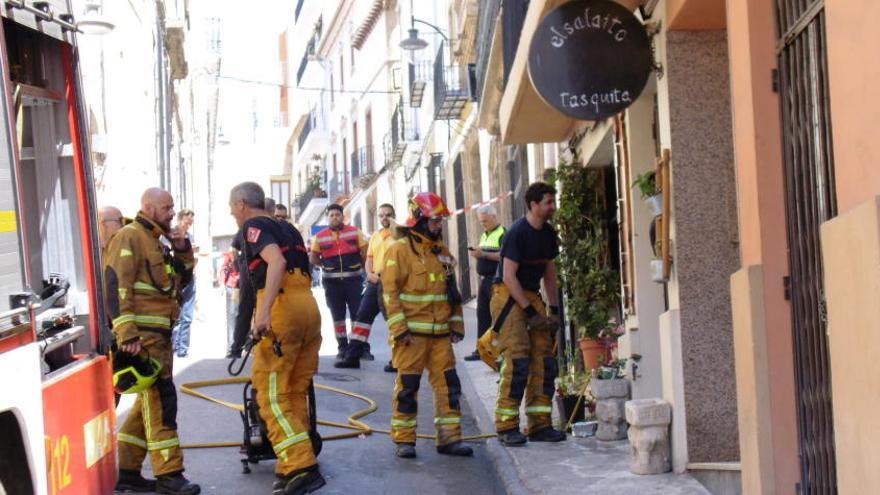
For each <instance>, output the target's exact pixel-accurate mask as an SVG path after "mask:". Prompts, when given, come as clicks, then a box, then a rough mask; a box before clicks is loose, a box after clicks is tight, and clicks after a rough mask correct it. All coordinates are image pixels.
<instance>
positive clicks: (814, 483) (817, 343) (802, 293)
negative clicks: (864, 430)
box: [776, 0, 837, 495]
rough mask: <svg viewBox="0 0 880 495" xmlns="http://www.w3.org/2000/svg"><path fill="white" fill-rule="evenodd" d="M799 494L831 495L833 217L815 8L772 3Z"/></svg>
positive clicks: (822, 51) (819, 21)
mask: <svg viewBox="0 0 880 495" xmlns="http://www.w3.org/2000/svg"><path fill="white" fill-rule="evenodd" d="M776 13H777V26H778V30H779V33H780V37H779V42H778V44H777V56H778V63H779V91H780V99H781V101H782V139H783V152H784V161H785V195H786V198H785V200H786V218H787V226H788V227H787V228H788V247H789V276H790V278H789V280H788V285H787V295H788V296H789V298H790V300H791V308H792V319H793V330H794V339H793V340H794V357H795V379H796V384H795V387H796V388H795V393H796V401H797V404H796V408H797V415H798V436H799V442H798V449H799V457H800V468H801V482H800V483H799V485H798V492H799V493H801V494H805V495H807V494H809V495H812V494H833V493H836V492H837V483H836V472H835V456H834V425H833V417H832V414H831V412H832V410H831V369H830V366H829V358H828V340H827V334H826V328H825V327H826V320H825V299H824V288H823V285H824V284H823V278H822V277H823V268H822V253H821V245H820V242H819V226H820V225H821V224H822V223H823V222H825V221H827V220H829V219H831V218H833V217H834V216H835V215H836V214H837V199H836V196H835V188H834V159H833V152H832V138H831V116H830V106H829V93H828V64H827V58H826V44H825V43H826V38H825V10H824V1H823V0H813V1H805V0H776Z"/></svg>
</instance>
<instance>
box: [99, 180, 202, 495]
mask: <svg viewBox="0 0 880 495" xmlns="http://www.w3.org/2000/svg"><path fill="white" fill-rule="evenodd" d="M172 218H174V199H173V198H172V197H171V194H169V193H168V192H167V191H163V190H162V189H159V188H150V189H147V190H146V191H145V192H144V194H143V196H142V197H141V210H140V211H139V212H138V214H137V217H135V219H134V221H133V222H132V223H130V224H128V225H126V226H125V227H123V228H122V229H121V230H119V231H118V232H117V233H116V234H115V235H114V236H113V237H112V239H111V240H110V243H109V244H108V246H107V250H106V255H107V257H106V260H105V264H104V281H105V283H106V286H107V307H108V314H109V316H110V318H111V319H112V325H113V333H114V335H115V336H116V342H117V344H118V345H119V349H120V351H122V352H127V353H130V354H135V355H137V354H142V353H143V354H147V355H149V357H151V358H153V359H155V360H157V361H158V362H159V363H161V364H162V369H161V372H160V374H159V378H158V379H157V380H156V382H155V383H154V384H153V385H152V386H150V387H149V388H147V389H146V390H144V391H142V392H139V393H138V396H137V398H136V399H135V403H134V406H132V408H131V412H129V414H128V417H127V418H125V423H123V425H122V427H121V428H120V430H119V435H118V439H119V479H118V481H117V484H116V489H117V490H119V491H136V492H149V491H157V492H159V493H171V494H186V495H194V494H197V493H199V492H200V491H201V489H200V488H199V485H196V484H194V483H190V482H189V480H187V479H186V478H185V477H184V476H183V452H182V451H181V449H180V439H179V438H178V436H177V391H176V390H175V388H174V382H173V381H172V376H173V374H172V368H171V365H172V361H173V357H172V345H171V328H172V324H173V322H174V320H175V319H177V317H178V315H179V314H180V289H181V288H182V287H183V286H185V285H186V284H187V283H188V282H189V281H190V280H191V279H192V269H193V265H194V264H195V260H194V258H193V251H192V245H191V244H190V242H189V240H188V239H187V238H186V237H185V236H184V235H183V234H182V233H181V232H178V231H176V230H175V231H173V230H171V219H172ZM161 237H166V238H167V239H168V240H169V241H170V244H171V248H170V249H169V248H166V247H165V246H164V245H163V244H162V242H161V240H160V238H161ZM148 453H149V454H150V462H151V463H152V465H153V474H154V475H155V476H156V477H157V480H155V481H154V480H148V479H145V478H144V477H143V476H141V467H142V465H143V462H144V458H145V457H146V456H147V454H148Z"/></svg>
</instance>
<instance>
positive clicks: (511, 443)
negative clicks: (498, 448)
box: [498, 428, 526, 447]
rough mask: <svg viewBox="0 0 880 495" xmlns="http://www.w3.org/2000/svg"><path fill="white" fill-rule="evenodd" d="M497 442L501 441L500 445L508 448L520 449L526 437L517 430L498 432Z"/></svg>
mask: <svg viewBox="0 0 880 495" xmlns="http://www.w3.org/2000/svg"><path fill="white" fill-rule="evenodd" d="M498 440H500V441H501V445H506V446H508V447H522V446H523V445H525V444H526V436H525V435H523V434H522V433H520V431H519V429H518V428H514V429H512V430H507V431H499V432H498Z"/></svg>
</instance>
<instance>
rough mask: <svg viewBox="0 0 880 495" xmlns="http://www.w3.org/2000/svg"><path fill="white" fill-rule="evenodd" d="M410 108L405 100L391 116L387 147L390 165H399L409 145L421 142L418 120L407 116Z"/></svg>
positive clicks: (401, 99) (401, 100) (401, 101)
mask: <svg viewBox="0 0 880 495" xmlns="http://www.w3.org/2000/svg"><path fill="white" fill-rule="evenodd" d="M408 110H409V107H407V106H406V105H405V104H404V101H403V98H400V101H399V102H398V104H397V107H395V109H394V112H393V113H392V114H391V130H390V132H389V142H388V145H387V146H386V149H387V151H386V159H387V160H388V161H389V163H397V162H399V161H400V160H401V159H402V158H403V155H404V153H405V152H406V147H407V145H408V143H410V142H413V141H418V140H419V129H418V125H417V123H418V119H414V118H412V117H411V116H407V111H408Z"/></svg>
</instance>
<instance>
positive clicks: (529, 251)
mask: <svg viewBox="0 0 880 495" xmlns="http://www.w3.org/2000/svg"><path fill="white" fill-rule="evenodd" d="M557 255H559V244H558V241H557V239H556V229H554V228H553V226H551V225H550V224H548V223H545V224H544V226H543V227H542V228H541V230H535V229H533V228H532V226H531V225H529V222H528V220H526V219H525V217H523V218H520V219H519V220H517V221H516V222H513V225H511V226H510V229H508V231H507V234H505V235H504V242H503V244H502V245H501V263H499V264H498V273H497V274H496V275H495V282H496V283H500V282H502V281H503V280H504V262H505V260H511V261H516V262H517V263H519V268H518V269H517V271H516V278H517V279H518V280H519V283H520V285H522V287H523V289H525V290H531V291H538V290H540V289H541V278H542V277H543V276H544V270H546V269H547V263H549V262H550V261H553V259H554V258H556V256H557Z"/></svg>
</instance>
